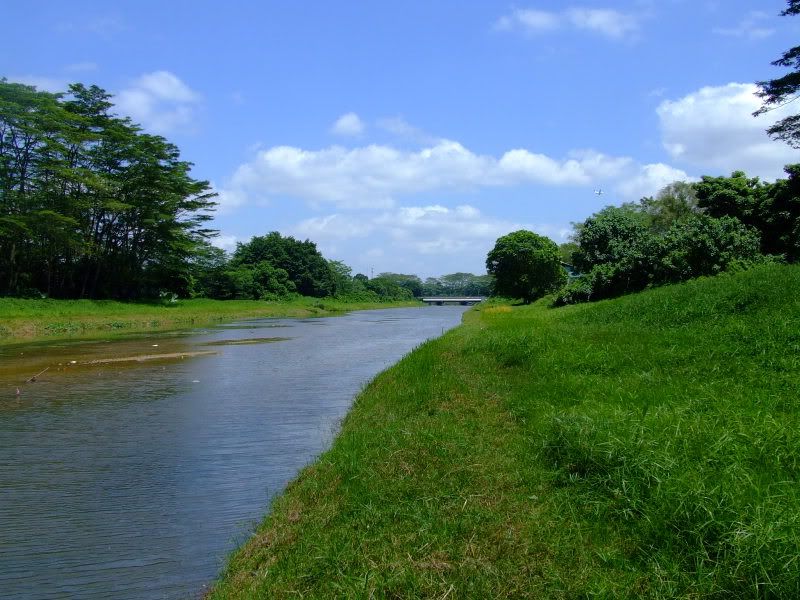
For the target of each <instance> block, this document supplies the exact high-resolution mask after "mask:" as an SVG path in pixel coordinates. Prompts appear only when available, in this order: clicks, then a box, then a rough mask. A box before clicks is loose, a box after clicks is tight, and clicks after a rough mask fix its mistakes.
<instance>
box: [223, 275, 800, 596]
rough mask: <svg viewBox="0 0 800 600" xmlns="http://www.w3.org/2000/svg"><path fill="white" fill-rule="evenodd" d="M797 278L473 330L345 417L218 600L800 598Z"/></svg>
mask: <svg viewBox="0 0 800 600" xmlns="http://www.w3.org/2000/svg"><path fill="white" fill-rule="evenodd" d="M798 373H800V268H798V267H787V266H766V267H759V268H756V269H753V270H751V271H747V272H744V273H739V274H736V275H723V276H719V277H716V278H711V279H703V280H697V281H693V282H690V283H687V284H682V285H678V286H672V287H665V288H660V289H657V290H652V291H648V292H645V293H641V294H637V295H634V296H628V297H624V298H620V299H617V300H611V301H606V302H600V303H596V304H592V305H579V306H572V307H566V308H561V309H549V308H547V306H546V304H545V303H544V302H543V303H540V304H538V305H534V306H531V307H514V308H513V310H508V309H499V307H498V306H492V307H489V308H488V309H486V310H483V311H480V310H477V311H473V312H471V313H469V314H468V315H467V322H466V323H465V325H464V326H463V327H461V328H459V329H457V330H455V331H453V332H451V333H449V334H447V335H446V336H445V337H444V338H442V339H440V340H437V341H434V342H431V343H429V344H426V345H424V346H423V347H422V348H420V349H418V350H417V351H415V352H414V353H412V354H411V355H409V356H408V357H406V359H404V360H403V361H402V362H401V363H400V364H399V365H397V366H396V367H394V368H392V369H390V370H389V371H388V372H386V373H385V374H383V375H382V376H380V377H378V379H377V380H376V381H375V382H373V384H371V385H370V386H369V387H368V388H367V390H365V392H364V393H363V394H362V395H361V396H360V397H359V398H358V400H357V402H356V404H355V406H354V408H353V410H352V411H351V413H350V415H349V416H348V418H347V420H346V422H345V423H344V425H343V428H342V433H341V435H340V436H339V438H338V439H337V441H336V442H335V444H334V447H333V448H332V450H331V451H329V452H328V453H326V454H324V455H323V456H322V457H321V458H320V460H319V461H318V462H317V463H316V464H315V465H313V466H311V467H310V468H308V469H307V470H306V471H304V472H303V473H302V474H301V475H300V477H299V478H298V479H297V480H296V481H295V482H294V483H293V484H292V485H291V486H290V487H289V489H288V490H287V492H286V493H285V494H284V495H283V496H281V497H280V498H278V499H277V500H276V502H275V504H274V507H273V510H272V512H271V514H270V515H269V516H268V517H267V518H266V519H265V521H264V523H263V524H262V526H261V528H260V529H259V531H258V532H257V533H256V535H255V536H254V538H253V539H252V540H251V541H250V542H249V543H247V544H246V545H245V546H244V547H243V548H242V550H241V551H240V552H239V553H237V554H236V555H235V556H234V557H233V558H232V561H231V563H230V565H229V567H228V569H227V571H226V573H225V575H224V578H223V580H222V582H221V583H220V584H219V586H218V587H217V589H216V590H215V591H214V593H213V597H215V598H224V597H264V598H267V597H288V596H292V595H305V596H309V597H326V596H337V597H373V596H374V597H434V596H440V597H441V596H445V595H447V596H448V597H518V596H519V597H565V598H566V597H588V596H600V597H650V598H675V597H683V598H696V597H712V598H713V597H719V598H731V597H732V598H795V597H800V485H799V482H798V475H800V418H799V417H800V410H799V407H798V398H800V375H798Z"/></svg>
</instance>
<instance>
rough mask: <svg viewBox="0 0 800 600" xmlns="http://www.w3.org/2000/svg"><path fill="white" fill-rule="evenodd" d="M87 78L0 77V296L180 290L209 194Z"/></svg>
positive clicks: (174, 154)
mask: <svg viewBox="0 0 800 600" xmlns="http://www.w3.org/2000/svg"><path fill="white" fill-rule="evenodd" d="M112 108H113V104H112V103H111V96H110V95H109V94H107V93H106V92H105V91H104V90H102V89H101V88H98V87H96V86H91V87H88V88H87V87H85V86H83V85H81V84H74V85H71V86H70V88H69V91H68V92H67V93H66V94H49V93H47V92H39V91H37V90H36V89H35V88H34V87H31V86H24V85H20V84H14V83H9V82H7V81H5V80H0V294H3V293H4V294H9V293H11V294H19V293H29V292H36V293H43V294H47V295H53V296H59V297H83V296H91V297H118V298H134V297H142V296H152V295H155V294H156V293H157V292H158V291H159V290H161V289H163V290H166V291H173V292H178V293H187V292H188V291H189V290H188V288H189V284H190V280H191V277H190V271H191V268H192V267H191V261H190V259H191V257H192V256H193V254H194V253H195V251H196V250H197V249H198V248H199V247H200V246H201V245H202V243H204V241H205V239H206V238H208V237H209V236H210V235H212V234H213V233H214V232H213V231H211V230H209V229H207V228H206V227H205V223H206V222H207V221H208V220H209V219H210V218H211V215H210V211H212V210H213V207H214V202H213V197H214V196H215V194H214V193H213V192H212V191H211V190H210V186H209V184H208V182H206V181H198V180H195V179H193V178H192V177H191V176H190V174H189V173H190V169H191V164H190V163H188V162H185V161H182V160H181V159H180V154H179V152H178V149H177V148H176V147H175V146H174V145H172V144H170V143H169V142H167V141H166V140H165V139H163V138H161V137H159V136H152V135H147V134H144V133H142V132H141V129H140V128H139V127H138V126H136V125H134V124H133V123H131V121H130V120H129V119H121V118H119V117H116V116H115V115H114V114H113V113H112Z"/></svg>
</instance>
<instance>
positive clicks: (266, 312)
mask: <svg viewBox="0 0 800 600" xmlns="http://www.w3.org/2000/svg"><path fill="white" fill-rule="evenodd" d="M418 305H419V303H418V302H394V303H385V304H382V303H375V302H372V303H367V302H343V301H338V300H330V299H327V298H323V299H319V298H298V299H295V300H287V301H275V302H265V301H258V300H224V301H223V300H207V299H196V300H180V301H178V302H176V303H174V304H167V305H165V304H160V303H136V302H115V301H113V300H50V299H47V300H22V299H16V298H0V344H7V343H16V342H22V341H34V340H40V339H48V338H65V337H80V338H91V337H97V336H103V337H107V336H109V335H110V334H114V333H118V334H125V333H133V332H141V331H164V330H169V329H178V328H182V327H192V326H201V325H207V324H210V323H219V322H222V321H231V320H234V319H247V318H257V317H309V316H324V315H331V314H337V313H342V312H346V311H351V310H365V309H371V308H391V307H394V306H418Z"/></svg>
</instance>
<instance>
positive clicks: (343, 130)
mask: <svg viewBox="0 0 800 600" xmlns="http://www.w3.org/2000/svg"><path fill="white" fill-rule="evenodd" d="M331 133H335V134H336V135H343V136H347V137H354V136H359V135H361V134H362V133H364V122H363V121H362V120H361V119H360V118H359V116H358V115H357V114H356V113H354V112H349V113H347V114H344V115H342V116H341V117H339V118H338V119H336V122H335V123H334V124H333V126H332V127H331Z"/></svg>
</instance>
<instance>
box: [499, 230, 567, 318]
mask: <svg viewBox="0 0 800 600" xmlns="http://www.w3.org/2000/svg"><path fill="white" fill-rule="evenodd" d="M486 270H487V271H488V273H489V274H490V275H492V277H493V278H494V293H495V294H497V295H501V296H510V297H513V298H521V299H522V300H523V301H524V302H526V303H530V302H532V301H533V300H536V299H537V298H540V297H542V296H544V295H545V294H547V293H548V292H551V291H554V290H555V289H557V288H558V287H559V286H560V285H562V284H563V283H564V282H565V281H566V279H567V274H566V272H565V271H564V269H563V267H562V266H561V261H560V256H559V250H558V246H557V245H556V243H555V242H553V241H552V240H550V239H549V238H546V237H544V236H541V235H537V234H535V233H533V232H532V231H526V230H524V229H523V230H519V231H514V232H513V233H509V234H508V235H504V236H503V237H501V238H498V240H497V241H496V242H495V245H494V248H492V250H491V251H490V252H489V254H488V256H487V257H486Z"/></svg>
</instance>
